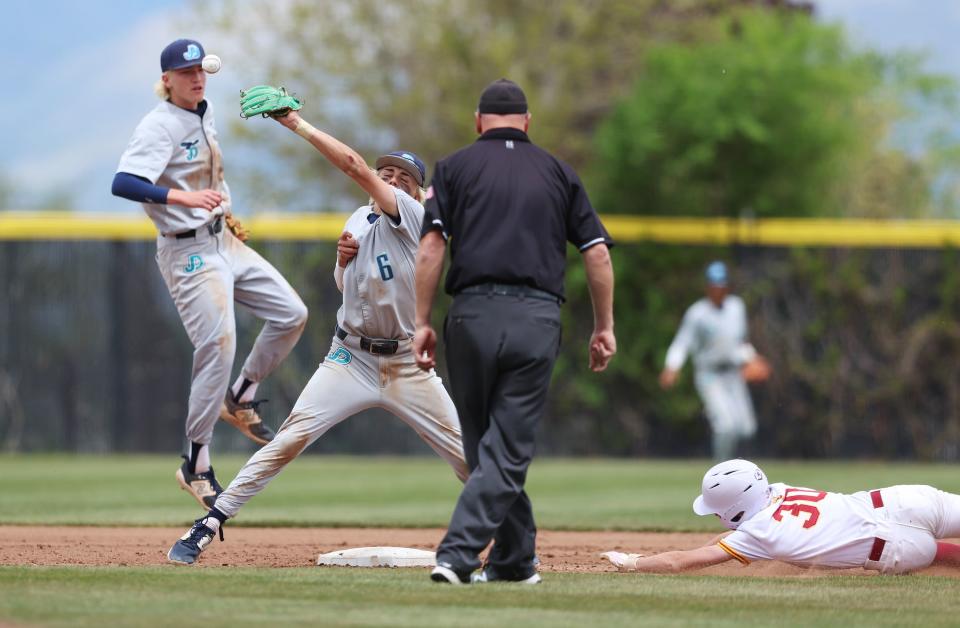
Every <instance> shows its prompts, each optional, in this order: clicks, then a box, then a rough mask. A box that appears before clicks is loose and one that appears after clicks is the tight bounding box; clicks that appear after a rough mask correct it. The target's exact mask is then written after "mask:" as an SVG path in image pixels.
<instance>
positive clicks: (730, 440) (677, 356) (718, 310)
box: [660, 262, 766, 460]
mask: <svg viewBox="0 0 960 628" xmlns="http://www.w3.org/2000/svg"><path fill="white" fill-rule="evenodd" d="M706 279H707V289H706V292H707V294H706V296H705V297H704V298H702V299H700V300H699V301H697V302H696V303H694V304H693V305H691V306H690V308H689V309H687V311H686V313H685V314H684V315H683V322H682V323H681V325H680V329H679V331H677V335H676V337H674V339H673V342H672V343H671V344H670V348H669V349H668V350H667V358H666V366H665V367H664V369H663V372H661V373H660V385H661V386H662V387H663V388H665V389H667V388H671V387H672V386H673V385H674V384H675V383H676V381H677V376H678V375H679V373H680V369H681V368H683V364H684V362H685V361H686V359H687V356H688V355H690V354H692V355H693V363H694V368H695V371H696V372H695V376H694V384H695V385H696V388H697V392H698V393H699V394H700V399H701V400H702V401H703V405H704V407H705V409H706V415H707V420H708V421H709V422H710V428H711V430H712V431H713V456H714V458H715V459H717V460H726V459H729V458H733V455H734V452H735V450H736V448H737V443H738V441H740V440H741V439H747V438H750V437H752V436H753V435H754V433H755V432H756V431H757V421H756V418H755V417H754V412H753V403H752V402H751V401H750V392H749V391H748V390H747V384H746V382H745V381H744V377H743V373H742V372H741V369H742V368H743V367H744V366H745V365H747V364H748V363H754V362H759V363H761V364H764V365H765V364H766V362H765V361H763V358H761V357H759V356H758V355H757V352H756V350H755V349H754V348H753V345H751V344H750V343H749V342H748V341H747V315H746V307H745V306H744V304H743V300H742V299H741V298H740V297H738V296H736V295H732V294H728V287H727V267H726V265H725V264H724V263H723V262H713V263H711V264H710V265H709V266H708V267H707V271H706ZM758 368H765V367H759V366H758Z"/></svg>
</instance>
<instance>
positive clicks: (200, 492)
mask: <svg viewBox="0 0 960 628" xmlns="http://www.w3.org/2000/svg"><path fill="white" fill-rule="evenodd" d="M176 477H177V482H178V483H179V484H180V488H182V489H183V490H185V491H186V492H188V493H190V494H191V495H193V497H194V499H196V500H197V502H199V503H200V505H201V506H202V507H203V508H204V509H205V510H210V509H211V508H213V505H214V503H216V501H217V496H219V495H220V493H222V492H223V487H222V486H220V483H219V482H217V476H215V475H214V474H213V467H210V469H209V470H207V471H204V472H203V473H190V461H189V460H188V459H187V457H186V456H184V457H183V464H182V465H180V468H179V469H177V475H176Z"/></svg>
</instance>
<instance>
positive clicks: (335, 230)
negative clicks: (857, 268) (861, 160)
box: [0, 211, 960, 249]
mask: <svg viewBox="0 0 960 628" xmlns="http://www.w3.org/2000/svg"><path fill="white" fill-rule="evenodd" d="M348 217H349V214H342V213H315V214H293V213H276V214H257V215H254V216H251V217H249V218H243V221H244V225H245V226H247V227H248V228H249V229H250V230H251V232H252V233H253V236H254V238H256V239H257V240H269V241H290V240H305V241H335V240H336V239H337V237H338V236H339V235H340V232H341V231H342V230H343V225H344V223H345V222H346V219H347V218H348ZM603 222H604V224H605V225H606V226H607V228H608V230H609V231H610V233H611V235H612V236H613V237H614V239H615V240H617V241H618V242H621V243H637V242H660V243H666V244H698V245H729V244H741V245H744V246H804V247H858V248H884V247H896V248H921V249H927V248H940V247H954V246H957V245H960V222H958V221H951V220H869V219H808V218H769V219H730V218H668V217H650V216H626V215H620V214H613V215H606V216H603ZM155 238H156V229H155V228H154V226H153V223H151V222H150V220H149V219H147V218H146V217H145V216H141V215H130V214H122V215H115V214H89V213H82V214H80V213H73V212H59V211H51V212H19V211H6V212H0V240H8V241H14V240H27V241H36V240H41V241H42V240H57V241H75V240H94V241H96V240H114V241H136V240H153V239H155Z"/></svg>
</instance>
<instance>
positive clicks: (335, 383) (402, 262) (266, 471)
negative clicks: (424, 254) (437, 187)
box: [216, 190, 469, 517]
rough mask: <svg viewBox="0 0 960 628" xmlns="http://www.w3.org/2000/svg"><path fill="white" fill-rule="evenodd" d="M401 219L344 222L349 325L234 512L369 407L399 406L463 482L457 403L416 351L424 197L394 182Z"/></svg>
mask: <svg viewBox="0 0 960 628" xmlns="http://www.w3.org/2000/svg"><path fill="white" fill-rule="evenodd" d="M396 195H397V207H398V209H399V210H400V222H399V223H397V222H395V221H394V220H392V219H391V218H390V217H389V216H386V215H381V216H377V215H376V214H373V218H372V220H373V222H372V223H371V222H370V220H368V216H371V213H372V212H371V208H370V207H361V208H360V209H358V210H357V211H356V212H354V213H353V215H352V216H351V217H350V219H349V220H347V224H346V225H345V226H344V230H345V231H349V232H350V233H352V234H353V236H354V238H356V240H357V243H358V245H359V249H358V251H357V255H356V256H355V257H354V258H353V259H352V260H351V261H350V262H349V263H348V264H347V268H346V270H345V271H344V281H343V284H344V285H343V305H342V306H341V308H340V311H339V312H338V314H337V321H338V325H339V326H340V327H341V328H342V329H343V330H344V331H345V332H346V333H347V335H346V337H345V338H339V337H337V336H334V338H333V342H332V344H331V345H330V351H329V353H328V354H327V357H326V358H325V359H324V361H323V362H322V363H321V364H320V367H319V368H318V369H317V371H316V373H314V375H313V377H312V378H311V379H310V381H309V382H308V383H307V386H306V388H304V389H303V392H302V393H300V398H299V399H297V403H296V405H295V406H294V408H293V411H292V412H291V413H290V416H289V417H288V418H287V420H286V421H285V422H284V423H283V425H282V426H281V427H280V430H279V431H278V432H277V435H276V437H275V438H274V439H273V440H272V441H270V442H269V443H267V444H266V445H264V446H263V448H262V449H261V450H260V451H258V452H257V453H255V454H254V455H253V457H252V458H250V460H249V461H248V462H247V464H246V465H244V467H243V468H242V469H241V470H240V472H239V473H238V474H237V477H236V478H234V480H233V482H231V483H230V486H228V487H227V489H226V490H224V492H223V493H222V494H221V495H220V496H219V497H218V498H217V503H216V508H217V510H219V511H220V512H222V513H224V514H225V515H227V516H228V517H233V516H235V515H236V514H237V512H238V511H239V510H240V508H241V507H242V506H243V504H245V503H246V502H247V501H249V500H250V498H252V497H253V496H254V495H256V494H257V493H259V492H260V491H261V490H263V488H264V487H266V485H267V484H268V483H269V482H270V480H272V479H273V478H274V477H275V476H276V475H277V474H278V473H280V471H281V470H282V469H283V467H284V466H285V465H286V464H287V463H288V462H290V461H291V460H293V459H294V458H295V457H296V456H297V455H298V454H299V453H300V452H301V451H303V450H304V449H305V448H306V447H307V446H309V445H310V444H311V443H313V442H314V441H315V440H317V439H318V438H320V436H322V435H323V434H324V433H325V432H326V431H327V430H329V429H330V428H331V427H333V426H334V425H336V424H337V423H339V422H341V421H343V420H344V419H346V418H348V417H350V416H352V415H354V414H356V413H358V412H360V411H361V410H365V409H367V408H373V407H380V408H384V409H386V410H388V411H389V412H391V413H393V414H394V415H396V416H397V417H398V418H399V419H400V420H402V421H403V422H404V423H406V424H407V425H409V426H410V427H412V428H413V429H414V431H416V433H417V434H418V435H419V436H420V438H422V439H423V441H424V442H425V443H427V445H429V446H430V447H431V448H432V449H433V450H434V451H435V452H437V454H439V455H440V456H441V457H442V458H443V459H444V460H446V461H447V463H448V464H449V465H450V466H451V467H452V468H453V470H454V473H456V475H457V477H458V478H460V480H462V481H465V480H466V478H467V475H468V473H469V470H468V468H467V463H466V461H465V460H464V456H463V444H462V441H461V436H460V421H459V419H458V417H457V410H456V407H455V406H454V405H453V401H452V400H451V399H450V395H449V394H448V393H447V391H446V389H445V388H444V387H443V383H442V382H441V381H440V378H439V377H438V376H437V374H436V373H435V372H434V371H432V370H431V371H429V372H426V371H423V370H421V369H420V368H419V367H418V366H417V364H416V360H415V359H414V355H413V342H412V340H411V338H412V336H413V332H414V325H413V320H414V307H415V297H414V283H413V276H414V260H415V258H416V254H417V246H418V245H419V238H418V237H417V235H418V234H419V229H420V224H421V222H422V220H423V206H422V205H421V204H420V203H418V202H417V201H415V200H414V199H413V198H411V197H410V196H409V195H407V194H406V193H405V192H403V191H401V190H397V192H396ZM360 336H363V337H366V338H368V339H369V338H381V339H391V340H396V341H397V352H396V353H394V354H390V355H383V354H379V355H378V354H373V353H370V352H369V351H367V350H365V349H363V348H362V346H361V341H360Z"/></svg>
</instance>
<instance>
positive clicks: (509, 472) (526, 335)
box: [437, 294, 560, 579]
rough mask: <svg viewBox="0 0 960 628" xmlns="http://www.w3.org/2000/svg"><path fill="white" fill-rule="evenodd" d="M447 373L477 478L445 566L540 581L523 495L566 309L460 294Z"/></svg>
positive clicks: (452, 317)
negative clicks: (483, 557) (485, 567)
mask: <svg viewBox="0 0 960 628" xmlns="http://www.w3.org/2000/svg"><path fill="white" fill-rule="evenodd" d="M444 342H445V345H446V357H447V367H448V369H449V382H450V389H451V393H452V396H453V401H454V404H455V405H456V407H457V412H458V414H459V415H460V429H461V431H462V434H463V450H464V455H465V457H466V461H467V465H468V466H469V468H470V478H469V479H468V480H467V482H466V484H465V485H464V487H463V492H462V493H461V494H460V498H459V499H458V501H457V505H456V508H455V509H454V511H453V516H452V518H451V520H450V526H449V528H448V529H447V534H446V536H444V538H443V541H441V542H440V547H439V548H438V549H437V562H438V563H448V564H449V565H450V566H451V568H452V569H454V570H455V571H457V572H458V573H461V574H468V573H470V572H471V571H473V570H475V569H476V568H478V567H479V566H480V560H479V558H478V555H479V553H480V552H481V551H483V549H484V548H485V547H486V546H487V545H488V544H489V542H490V540H491V539H493V540H494V541H495V543H494V546H493V548H492V549H491V551H490V554H489V556H488V562H489V564H490V565H491V566H492V567H493V569H494V570H495V571H496V573H497V574H498V576H499V577H501V578H507V579H516V578H526V577H528V576H530V575H532V573H533V570H534V567H533V559H534V556H535V552H536V547H535V546H536V535H537V528H536V525H535V524H534V520H533V509H532V506H531V504H530V499H529V497H527V494H526V492H524V490H523V486H524V483H525V482H526V478H527V467H528V466H529V465H530V462H531V461H532V459H533V453H534V441H535V435H536V429H537V424H538V423H539V422H540V417H541V416H542V414H543V410H544V405H545V403H546V399H547V388H548V387H549V384H550V375H551V372H552V371H553V365H554V362H555V361H556V358H557V353H558V352H559V348H560V305H559V304H558V303H557V302H555V301H554V302H551V301H547V300H543V299H535V298H530V297H517V296H505V295H481V294H459V295H457V296H456V298H454V301H453V304H452V306H451V307H450V310H449V312H448V314H447V318H446V321H445V323H444Z"/></svg>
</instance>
